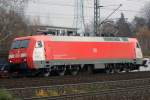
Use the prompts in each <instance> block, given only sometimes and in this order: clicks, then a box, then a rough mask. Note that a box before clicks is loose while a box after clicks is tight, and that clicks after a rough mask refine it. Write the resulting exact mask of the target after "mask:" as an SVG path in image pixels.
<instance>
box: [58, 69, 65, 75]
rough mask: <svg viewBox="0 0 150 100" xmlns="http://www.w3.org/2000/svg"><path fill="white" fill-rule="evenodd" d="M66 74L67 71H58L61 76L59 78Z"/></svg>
mask: <svg viewBox="0 0 150 100" xmlns="http://www.w3.org/2000/svg"><path fill="white" fill-rule="evenodd" d="M65 72H66V71H65V70H63V71H58V75H59V76H64V75H65Z"/></svg>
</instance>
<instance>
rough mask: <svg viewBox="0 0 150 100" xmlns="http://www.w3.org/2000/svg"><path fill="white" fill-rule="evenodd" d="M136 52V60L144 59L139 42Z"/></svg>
mask: <svg viewBox="0 0 150 100" xmlns="http://www.w3.org/2000/svg"><path fill="white" fill-rule="evenodd" d="M135 51H136V58H143V55H142V50H141V47H140V45H139V43H138V42H137V43H136V48H135Z"/></svg>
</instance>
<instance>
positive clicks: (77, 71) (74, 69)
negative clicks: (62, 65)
mask: <svg viewBox="0 0 150 100" xmlns="http://www.w3.org/2000/svg"><path fill="white" fill-rule="evenodd" d="M79 70H80V68H79V67H78V66H77V67H75V68H73V69H72V70H71V75H73V76H75V75H77V74H78V73H79Z"/></svg>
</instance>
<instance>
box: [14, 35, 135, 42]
mask: <svg viewBox="0 0 150 100" xmlns="http://www.w3.org/2000/svg"><path fill="white" fill-rule="evenodd" d="M23 39H34V40H44V41H46V40H47V41H80V42H102V41H114V42H128V41H136V39H135V38H127V37H83V36H50V35H35V36H26V37H19V38H16V39H15V40H23Z"/></svg>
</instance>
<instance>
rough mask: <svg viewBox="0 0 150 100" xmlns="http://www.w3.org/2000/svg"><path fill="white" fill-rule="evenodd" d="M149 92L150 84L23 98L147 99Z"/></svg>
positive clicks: (70, 99) (58, 99)
mask: <svg viewBox="0 0 150 100" xmlns="http://www.w3.org/2000/svg"><path fill="white" fill-rule="evenodd" d="M149 94H150V85H146V86H137V87H128V88H118V89H110V90H106V91H99V92H90V93H81V94H74V95H63V96H55V97H37V98H25V99H24V100H149Z"/></svg>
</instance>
